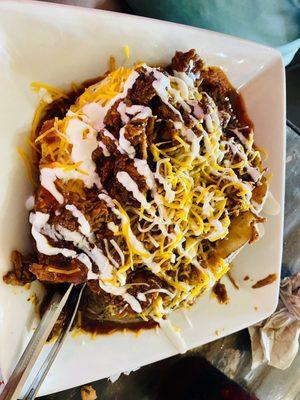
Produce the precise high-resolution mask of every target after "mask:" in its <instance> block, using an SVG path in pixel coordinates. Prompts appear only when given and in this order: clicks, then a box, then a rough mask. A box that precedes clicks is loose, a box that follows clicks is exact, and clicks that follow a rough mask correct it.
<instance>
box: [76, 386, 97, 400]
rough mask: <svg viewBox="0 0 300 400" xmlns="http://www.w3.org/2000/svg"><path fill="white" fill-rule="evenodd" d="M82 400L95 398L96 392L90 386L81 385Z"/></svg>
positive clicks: (94, 399) (93, 399)
mask: <svg viewBox="0 0 300 400" xmlns="http://www.w3.org/2000/svg"><path fill="white" fill-rule="evenodd" d="M80 393H81V399H82V400H96V399H97V398H98V397H97V393H96V390H95V389H94V388H93V387H92V386H90V385H89V386H83V387H82V388H81V390H80Z"/></svg>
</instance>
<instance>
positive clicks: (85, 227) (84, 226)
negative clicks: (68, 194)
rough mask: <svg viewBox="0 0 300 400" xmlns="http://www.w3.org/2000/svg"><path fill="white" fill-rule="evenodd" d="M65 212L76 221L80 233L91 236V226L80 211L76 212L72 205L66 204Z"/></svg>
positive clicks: (76, 209)
mask: <svg viewBox="0 0 300 400" xmlns="http://www.w3.org/2000/svg"><path fill="white" fill-rule="evenodd" d="M66 210H68V211H70V212H71V213H72V215H73V216H74V217H75V218H76V219H77V220H78V223H79V229H80V232H81V233H82V234H83V235H84V236H87V237H89V236H90V235H91V233H92V232H91V226H90V224H89V222H88V220H87V219H86V218H85V216H84V215H83V214H82V212H81V211H79V210H78V208H77V207H76V206H74V205H73V204H67V205H66Z"/></svg>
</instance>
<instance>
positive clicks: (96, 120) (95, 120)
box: [82, 71, 139, 131]
mask: <svg viewBox="0 0 300 400" xmlns="http://www.w3.org/2000/svg"><path fill="white" fill-rule="evenodd" d="M138 77H139V73H138V72H137V71H132V72H131V74H130V75H129V77H128V78H127V80H126V82H125V83H124V87H123V90H122V92H121V93H119V94H117V95H116V96H115V97H113V98H112V99H111V100H109V102H108V103H107V104H106V105H105V106H104V107H102V106H101V105H100V104H98V103H89V104H86V105H85V106H84V107H83V108H82V111H83V113H84V114H85V115H86V116H87V117H88V118H89V120H90V124H91V125H92V126H93V127H94V128H95V129H96V130H97V131H100V129H103V128H104V118H105V116H106V114H107V112H108V110H109V109H110V108H111V107H112V106H113V105H114V104H115V103H116V102H117V101H118V100H120V99H124V98H125V97H126V96H127V92H128V90H129V89H131V88H132V86H133V85H134V83H135V81H136V80H137V78H138ZM105 83H106V79H104V81H102V82H101V83H100V85H101V84H105Z"/></svg>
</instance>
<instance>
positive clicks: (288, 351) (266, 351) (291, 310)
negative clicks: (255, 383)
mask: <svg viewBox="0 0 300 400" xmlns="http://www.w3.org/2000/svg"><path fill="white" fill-rule="evenodd" d="M248 329H249V333H250V338H251V348H252V369H255V368H256V367H258V366H259V365H261V364H263V363H265V362H267V364H269V365H271V366H273V367H275V368H279V369H286V368H288V367H289V366H290V365H291V363H292V362H293V360H294V358H295V356H296V354H297V352H298V349H299V335H300V273H297V274H296V275H293V276H291V277H288V278H285V279H284V280H283V281H282V282H281V285H280V294H279V303H278V307H277V310H276V311H275V313H274V314H272V315H271V316H270V317H269V318H267V319H265V320H264V321H262V322H259V323H258V324H255V325H253V326H251V327H249V328H248Z"/></svg>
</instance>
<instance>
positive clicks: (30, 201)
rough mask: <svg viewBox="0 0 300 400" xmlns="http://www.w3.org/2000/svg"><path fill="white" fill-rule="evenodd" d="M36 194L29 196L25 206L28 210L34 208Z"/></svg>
mask: <svg viewBox="0 0 300 400" xmlns="http://www.w3.org/2000/svg"><path fill="white" fill-rule="evenodd" d="M34 201H35V200H34V196H29V197H28V199H27V200H26V201H25V207H26V210H27V211H31V210H33V208H34Z"/></svg>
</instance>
